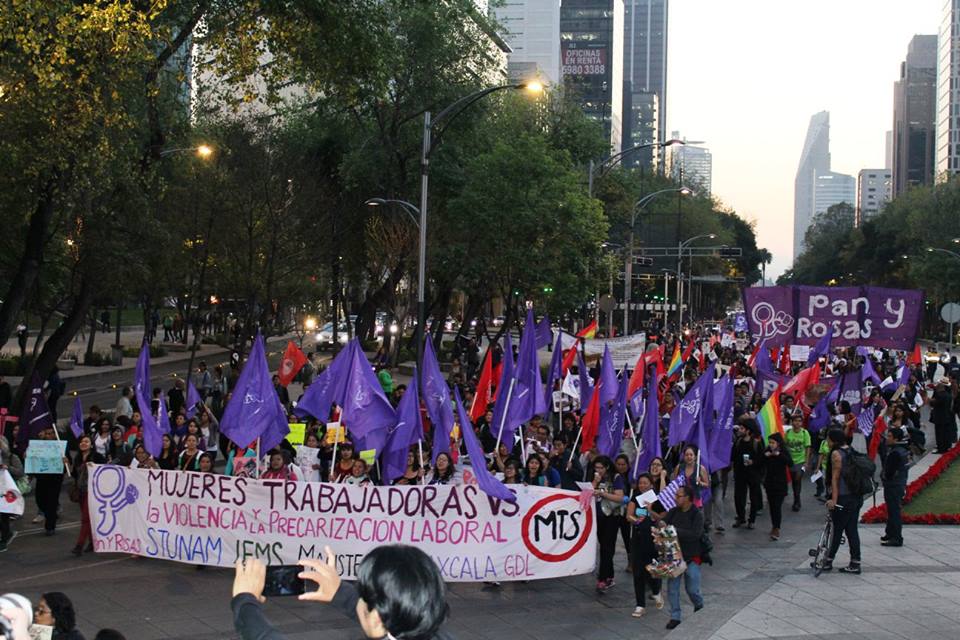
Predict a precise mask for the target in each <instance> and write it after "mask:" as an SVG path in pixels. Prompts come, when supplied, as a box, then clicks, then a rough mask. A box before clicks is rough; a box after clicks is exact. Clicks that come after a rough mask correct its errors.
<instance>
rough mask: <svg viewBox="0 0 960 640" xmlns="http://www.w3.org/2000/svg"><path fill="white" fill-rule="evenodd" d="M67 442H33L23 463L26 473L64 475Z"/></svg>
mask: <svg viewBox="0 0 960 640" xmlns="http://www.w3.org/2000/svg"><path fill="white" fill-rule="evenodd" d="M66 450H67V442H66V441H65V440H31V441H30V444H29V446H28V447H27V457H26V459H25V460H24V461H23V472H24V473H63V455H64V453H65V452H66Z"/></svg>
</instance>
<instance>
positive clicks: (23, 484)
mask: <svg viewBox="0 0 960 640" xmlns="http://www.w3.org/2000/svg"><path fill="white" fill-rule="evenodd" d="M16 483H17V489H19V490H20V495H22V496H28V495H30V494H31V493H33V480H32V479H31V478H30V477H29V476H23V477H22V478H20V479H19V480H17V481H16Z"/></svg>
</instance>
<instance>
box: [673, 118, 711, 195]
mask: <svg viewBox="0 0 960 640" xmlns="http://www.w3.org/2000/svg"><path fill="white" fill-rule="evenodd" d="M670 137H671V138H672V139H676V140H679V139H681V138H680V132H679V131H674V132H673V133H671V134H670ZM670 175H671V177H673V179H674V180H675V181H676V182H677V183H678V184H682V185H684V186H687V187H690V188H691V189H693V190H694V191H695V192H696V193H697V194H698V195H705V196H709V195H710V193H711V189H712V186H713V184H712V183H713V155H712V154H711V153H710V150H709V149H707V148H706V147H697V146H694V145H692V144H683V145H680V144H678V145H674V146H672V147H670Z"/></svg>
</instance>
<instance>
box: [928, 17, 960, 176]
mask: <svg viewBox="0 0 960 640" xmlns="http://www.w3.org/2000/svg"><path fill="white" fill-rule="evenodd" d="M936 123H937V140H936V161H935V164H934V179H935V180H944V179H947V178H949V177H950V176H952V175H955V174H956V173H958V172H960V0H946V2H945V3H944V6H943V19H942V21H941V23H940V34H939V40H938V42H937V113H936Z"/></svg>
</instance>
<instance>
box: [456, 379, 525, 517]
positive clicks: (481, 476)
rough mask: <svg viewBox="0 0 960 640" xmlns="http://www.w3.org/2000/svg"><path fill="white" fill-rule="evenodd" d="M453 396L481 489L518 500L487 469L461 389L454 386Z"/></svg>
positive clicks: (496, 496)
mask: <svg viewBox="0 0 960 640" xmlns="http://www.w3.org/2000/svg"><path fill="white" fill-rule="evenodd" d="M453 397H454V398H455V399H456V402H457V417H458V418H459V422H460V433H462V434H463V443H464V444H465V445H466V446H467V453H468V454H469V455H470V466H471V467H473V476H474V477H475V478H476V479H477V485H479V487H480V490H481V491H483V492H484V493H485V494H487V495H488V496H490V497H491V498H499V499H501V500H504V501H506V502H516V501H517V496H516V495H515V494H514V493H513V492H512V491H510V489H508V488H507V487H506V486H505V485H504V484H503V483H502V482H500V481H499V480H497V479H496V478H495V477H494V476H493V474H491V473H490V471H489V470H488V469H487V459H486V458H485V457H484V455H483V447H482V446H480V441H479V440H477V434H475V433H474V432H473V425H472V424H471V423H470V418H469V417H467V412H466V411H464V410H463V401H461V400H460V390H459V389H457V388H454V390H453Z"/></svg>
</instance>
